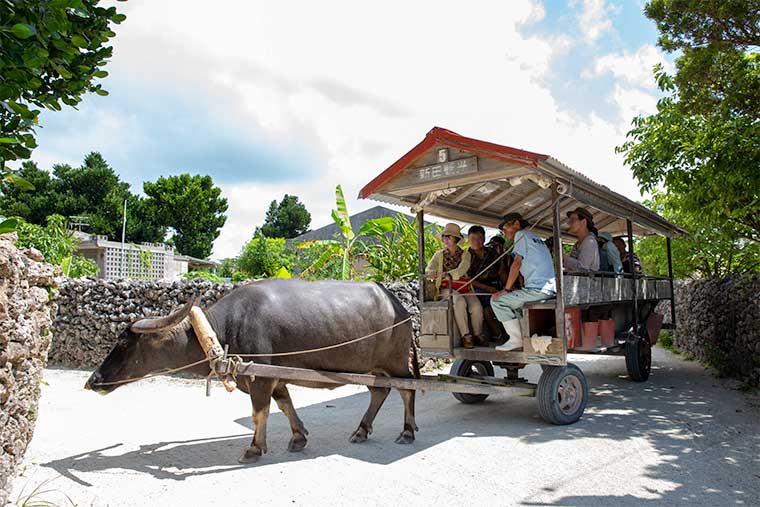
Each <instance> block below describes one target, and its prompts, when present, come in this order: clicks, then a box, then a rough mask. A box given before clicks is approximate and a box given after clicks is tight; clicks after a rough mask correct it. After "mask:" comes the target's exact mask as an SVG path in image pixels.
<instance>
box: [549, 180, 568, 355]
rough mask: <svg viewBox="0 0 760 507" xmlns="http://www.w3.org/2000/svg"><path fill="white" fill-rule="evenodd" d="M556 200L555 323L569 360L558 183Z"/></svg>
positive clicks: (564, 353)
mask: <svg viewBox="0 0 760 507" xmlns="http://www.w3.org/2000/svg"><path fill="white" fill-rule="evenodd" d="M552 199H553V200H555V202H554V220H553V222H554V223H553V226H554V231H553V234H554V277H555V284H556V290H557V302H556V304H555V307H554V324H555V326H556V327H557V337H558V338H560V339H561V340H562V360H563V361H567V336H566V335H565V294H564V289H563V279H562V229H561V228H560V220H561V214H560V205H561V204H562V203H561V201H562V198H561V196H560V194H559V192H557V185H554V186H553V187H552Z"/></svg>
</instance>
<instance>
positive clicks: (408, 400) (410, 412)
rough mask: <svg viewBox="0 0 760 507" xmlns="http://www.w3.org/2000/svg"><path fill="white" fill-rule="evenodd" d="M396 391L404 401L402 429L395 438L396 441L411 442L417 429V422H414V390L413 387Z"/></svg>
mask: <svg viewBox="0 0 760 507" xmlns="http://www.w3.org/2000/svg"><path fill="white" fill-rule="evenodd" d="M398 393H399V394H400V395H401V399H402V400H403V401H404V430H403V431H402V432H401V434H400V435H399V436H398V438H397V439H396V443H397V444H411V443H412V442H414V432H415V431H419V428H417V423H415V422H414V397H415V394H416V391H414V390H413V389H399V390H398Z"/></svg>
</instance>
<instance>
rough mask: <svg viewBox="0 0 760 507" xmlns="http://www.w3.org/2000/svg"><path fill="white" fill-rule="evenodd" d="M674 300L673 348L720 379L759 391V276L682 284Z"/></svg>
mask: <svg viewBox="0 0 760 507" xmlns="http://www.w3.org/2000/svg"><path fill="white" fill-rule="evenodd" d="M675 295H676V321H677V324H678V328H677V332H676V333H675V336H674V340H673V342H674V345H675V346H676V347H677V348H679V349H680V350H682V351H685V352H688V353H690V354H692V355H693V356H695V357H696V358H697V359H699V360H700V361H703V362H705V363H708V364H710V365H712V366H713V367H714V368H715V369H716V370H717V371H718V373H719V374H721V375H726V376H732V377H737V378H739V379H741V380H744V381H745V382H748V383H749V384H751V385H755V386H757V385H760V275H758V274H754V275H744V276H732V277H728V278H715V279H709V280H683V281H679V282H678V283H677V284H676V285H675ZM666 316H668V318H669V312H667V313H666Z"/></svg>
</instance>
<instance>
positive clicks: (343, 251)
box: [298, 185, 393, 280]
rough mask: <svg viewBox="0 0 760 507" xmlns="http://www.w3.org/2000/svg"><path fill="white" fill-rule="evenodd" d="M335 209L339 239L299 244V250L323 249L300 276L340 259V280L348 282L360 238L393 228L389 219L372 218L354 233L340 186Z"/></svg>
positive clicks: (333, 211)
mask: <svg viewBox="0 0 760 507" xmlns="http://www.w3.org/2000/svg"><path fill="white" fill-rule="evenodd" d="M335 208H336V209H334V210H332V213H331V215H332V219H333V220H334V221H335V223H336V224H337V225H338V227H339V228H340V232H341V236H342V238H340V239H323V240H314V241H306V242H304V243H301V244H300V245H299V246H298V247H299V248H311V247H315V246H321V247H324V249H325V250H324V252H323V253H322V255H320V256H319V257H318V258H317V260H316V261H314V263H313V264H312V265H311V266H309V267H308V268H306V270H305V271H304V272H303V273H302V275H301V276H304V275H305V274H308V273H310V272H314V271H319V270H320V269H322V267H324V266H325V264H327V263H328V262H330V261H331V260H332V259H335V258H341V259H342V264H341V279H343V280H350V279H351V278H352V269H351V267H352V264H353V261H354V259H355V257H356V256H357V251H358V248H357V247H358V246H359V245H362V243H361V241H360V238H362V237H365V236H367V235H368V234H369V233H370V232H373V233H375V234H377V233H379V232H380V233H382V232H388V231H390V230H391V229H392V228H393V219H392V218H390V217H383V218H374V219H372V220H367V221H366V222H365V223H364V224H362V226H361V227H360V228H359V230H358V231H356V232H354V229H353V227H352V226H351V217H350V216H349V214H348V208H347V207H346V199H345V197H344V196H343V189H342V188H341V186H340V185H338V186H336V187H335Z"/></svg>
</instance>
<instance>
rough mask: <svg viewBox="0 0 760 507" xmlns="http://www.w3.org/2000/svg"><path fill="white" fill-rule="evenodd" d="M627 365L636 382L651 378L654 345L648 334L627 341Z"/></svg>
mask: <svg viewBox="0 0 760 507" xmlns="http://www.w3.org/2000/svg"><path fill="white" fill-rule="evenodd" d="M625 367H626V369H627V370H628V376H630V377H631V380H633V381H634V382H644V381H645V380H646V379H648V378H649V372H650V371H651V370H652V346H651V345H650V344H649V339H648V338H647V337H646V336H644V337H637V338H634V339H633V340H629V341H628V342H626V344H625Z"/></svg>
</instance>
